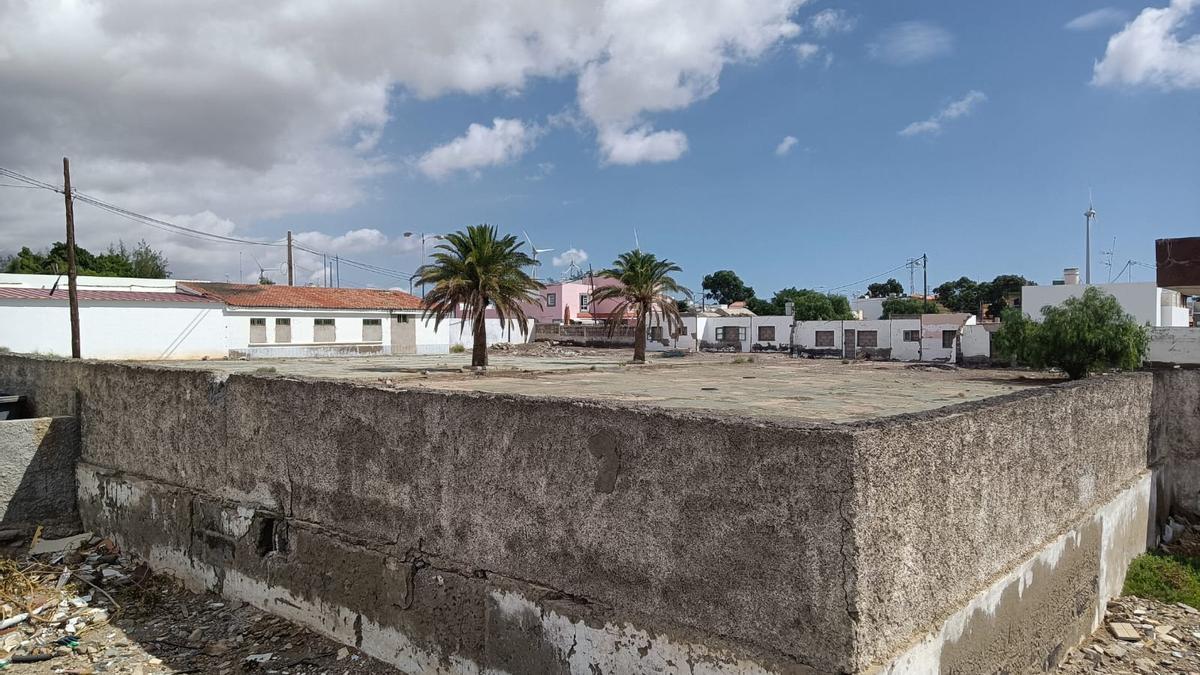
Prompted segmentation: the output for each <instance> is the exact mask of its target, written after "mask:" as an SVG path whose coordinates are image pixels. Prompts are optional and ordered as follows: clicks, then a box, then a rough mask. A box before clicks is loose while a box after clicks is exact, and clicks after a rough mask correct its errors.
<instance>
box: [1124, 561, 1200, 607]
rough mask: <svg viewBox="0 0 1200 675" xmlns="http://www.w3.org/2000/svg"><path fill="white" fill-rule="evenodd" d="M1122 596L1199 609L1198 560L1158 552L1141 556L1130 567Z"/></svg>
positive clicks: (1199, 566)
mask: <svg viewBox="0 0 1200 675" xmlns="http://www.w3.org/2000/svg"><path fill="white" fill-rule="evenodd" d="M1123 593H1124V594H1125V595H1136V596H1138V597H1139V598H1148V599H1151V600H1159V601H1162V602H1182V603H1185V604H1188V605H1191V606H1192V607H1200V560H1197V559H1195V558H1188V557H1185V556H1180V555H1170V554H1167V553H1162V552H1159V551H1153V552H1150V553H1143V554H1142V555H1139V556H1138V557H1136V558H1134V559H1133V562H1131V563H1130V564H1129V572H1128V573H1126V575H1125V588H1124V590H1123Z"/></svg>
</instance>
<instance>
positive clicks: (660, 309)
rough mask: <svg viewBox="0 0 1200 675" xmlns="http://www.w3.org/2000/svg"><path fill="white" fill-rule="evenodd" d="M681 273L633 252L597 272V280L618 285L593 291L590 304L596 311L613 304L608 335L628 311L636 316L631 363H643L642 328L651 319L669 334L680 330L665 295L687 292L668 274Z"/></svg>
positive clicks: (664, 262) (648, 255)
mask: <svg viewBox="0 0 1200 675" xmlns="http://www.w3.org/2000/svg"><path fill="white" fill-rule="evenodd" d="M682 271H683V269H682V268H681V267H679V265H676V264H675V263H673V262H671V261H670V260H659V259H658V257H657V256H655V255H654V254H653V253H643V252H642V251H641V250H639V249H634V250H632V251H629V252H628V253H622V254H621V255H620V256H619V257H618V258H617V259H616V260H615V261H614V262H613V266H612V267H611V268H609V269H606V270H601V271H600V272H599V275H600V276H601V277H605V278H608V279H614V280H616V281H617V282H618V283H616V284H614V285H611V286H601V287H600V288H597V289H596V291H595V292H594V293H593V294H592V298H591V303H590V304H591V306H593V307H596V306H598V303H601V302H604V301H606V300H616V301H617V304H616V306H614V307H613V309H612V311H611V312H610V313H609V315H608V325H609V331H610V333H611V332H612V331H613V330H615V329H616V327H617V324H618V323H620V322H621V319H623V318H624V317H625V314H626V313H627V312H630V311H632V312H634V314H636V315H637V328H636V330H635V333H634V337H633V361H634V363H645V362H646V326H647V324H648V319H649V317H650V316H651V315H658V316H662V317H663V320H664V321H665V322H666V324H667V327H668V329H669V330H670V331H671V332H672V333H679V332H681V331H682V330H683V329H684V326H683V318H682V317H681V316H679V307H678V305H677V304H676V302H675V299H674V298H672V297H671V296H669V295H667V294H668V293H688V292H689V291H688V289H686V288H684V287H683V286H680V285H679V283H678V282H676V281H675V280H674V279H672V278H671V276H670V275H671V273H672V272H682Z"/></svg>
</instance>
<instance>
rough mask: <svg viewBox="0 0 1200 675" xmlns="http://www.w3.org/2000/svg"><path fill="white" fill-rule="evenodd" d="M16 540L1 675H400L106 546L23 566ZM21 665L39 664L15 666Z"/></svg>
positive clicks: (5, 600)
mask: <svg viewBox="0 0 1200 675" xmlns="http://www.w3.org/2000/svg"><path fill="white" fill-rule="evenodd" d="M23 539H25V541H21V542H16V543H12V544H10V545H9V548H8V550H7V552H6V553H7V554H8V557H6V558H4V559H0V590H2V592H0V621H2V620H4V619H9V620H12V619H13V618H14V617H19V616H20V615H21V614H28V615H32V616H30V617H29V618H27V619H24V620H22V621H20V622H19V623H17V624H16V625H13V626H11V627H9V628H5V629H0V670H3V671H4V672H5V673H10V672H11V673H13V674H14V675H17V674H21V675H25V674H26V673H29V674H38V675H42V674H49V673H68V674H74V675H91V674H94V673H128V674H133V675H157V674H159V673H214V674H216V675H226V674H233V673H248V672H254V673H288V674H306V673H308V674H314V675H315V674H318V673H327V674H329V675H338V674H341V675H348V674H350V673H399V672H400V671H398V670H396V669H394V668H392V667H391V666H388V665H385V664H383V663H380V662H379V661H376V660H374V659H371V658H369V657H366V656H364V655H362V654H361V653H359V652H357V651H356V650H354V649H353V648H349V647H346V646H343V645H341V644H339V643H336V642H333V641H331V640H328V639H325V638H323V637H321V636H319V635H316V634H315V633H312V632H310V631H308V630H306V629H304V628H301V627H299V626H297V625H295V624H292V623H290V622H288V621H285V620H283V619H280V618H277V617H274V616H271V615H269V614H266V613H264V612H261V611H259V610H257V609H255V608H254V607H251V606H249V605H246V604H243V603H240V602H236V601H230V600H227V599H225V598H221V597H219V596H217V595H213V594H211V593H204V594H196V593H191V592H189V591H187V590H186V589H184V588H182V587H181V586H180V585H179V584H178V583H177V582H175V581H174V580H172V579H170V578H168V577H162V576H156V575H152V574H150V573H149V570H148V569H147V568H146V567H145V566H144V565H140V564H138V563H137V561H134V560H131V559H130V558H128V557H127V556H125V555H123V554H121V553H120V552H119V551H117V550H116V549H115V546H113V544H112V542H111V541H108V540H103V539H99V538H97V537H90V538H87V540H86V542H85V544H84V547H83V549H82V550H78V551H70V552H66V553H63V552H57V553H49V554H43V555H36V556H30V555H28V553H27V551H28V550H29V548H28V543H27V541H28V540H27V538H23ZM68 569H70V570H71V573H70V574H69V575H64V572H65V571H66V570H68ZM64 577H66V580H65V581H62V579H64ZM39 610H40V611H39ZM29 658H43V659H46V660H43V661H40V662H35V663H22V662H20V661H21V660H22V659H29ZM10 659H11V660H12V662H11V663H10V662H9V661H10Z"/></svg>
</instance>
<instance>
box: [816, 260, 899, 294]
mask: <svg viewBox="0 0 1200 675" xmlns="http://www.w3.org/2000/svg"><path fill="white" fill-rule="evenodd" d="M905 267H908V261H905V262H904V264H902V265H897V266H896V267H893V268H892V269H890V270H887V271H886V272H880V273H879V274H874V275H871V276H869V277H867V278H865V279H859V280H858V281H852V282H850V283H848V284H842V285H841V286H830V287H829V288H826V289H825V292H826V293H832V292H833V291H838V290H841V289H843V288H851V287H854V286H857V285H859V284H862V283H866V282H868V281H873V280H875V279H878V278H879V277H882V276H884V275H886V274H891V273H892V272H896V271H899V270H902V269H904V268H905Z"/></svg>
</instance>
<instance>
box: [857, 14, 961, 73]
mask: <svg viewBox="0 0 1200 675" xmlns="http://www.w3.org/2000/svg"><path fill="white" fill-rule="evenodd" d="M953 49H954V36H953V35H951V34H950V32H949V31H947V30H946V29H944V28H942V27H940V26H938V25H936V24H933V23H929V22H927V21H905V22H903V23H898V24H895V25H893V26H891V27H889V28H887V29H885V30H884V31H883V32H881V33H880V34H879V37H878V38H877V39H876V40H875V41H874V42H871V43H870V44H868V45H867V53H868V54H870V56H871V57H872V58H875V59H878V60H880V61H883V62H885V63H890V64H892V65H896V66H911V65H915V64H918V63H924V62H926V61H930V60H933V59H936V58H938V57H940V56H945V55H947V54H949V53H950V52H951V51H953Z"/></svg>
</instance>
